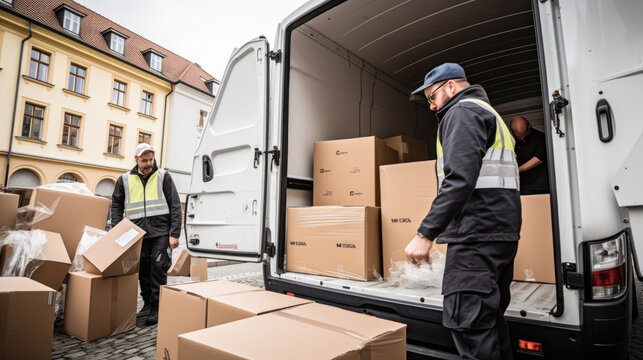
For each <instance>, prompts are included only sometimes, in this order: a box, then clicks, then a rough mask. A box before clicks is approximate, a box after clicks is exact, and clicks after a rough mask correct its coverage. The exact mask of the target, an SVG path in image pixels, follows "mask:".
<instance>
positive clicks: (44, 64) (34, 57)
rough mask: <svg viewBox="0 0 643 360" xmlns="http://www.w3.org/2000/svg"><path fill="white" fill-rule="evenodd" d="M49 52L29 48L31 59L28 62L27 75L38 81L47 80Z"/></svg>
mask: <svg viewBox="0 0 643 360" xmlns="http://www.w3.org/2000/svg"><path fill="white" fill-rule="evenodd" d="M50 56H51V54H47V53H46V52H43V51H40V50H38V49H35V48H33V49H31V61H30V62H29V76H31V77H32V78H34V79H38V80H40V81H47V74H48V73H49V58H50Z"/></svg>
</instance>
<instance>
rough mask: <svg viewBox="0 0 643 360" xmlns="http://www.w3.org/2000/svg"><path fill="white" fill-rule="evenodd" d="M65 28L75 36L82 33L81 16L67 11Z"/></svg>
mask: <svg viewBox="0 0 643 360" xmlns="http://www.w3.org/2000/svg"><path fill="white" fill-rule="evenodd" d="M63 28H65V29H67V30H69V31H71V32H73V33H74V34H78V33H80V16H78V15H76V14H74V13H73V12H71V11H69V10H65V15H64V18H63Z"/></svg>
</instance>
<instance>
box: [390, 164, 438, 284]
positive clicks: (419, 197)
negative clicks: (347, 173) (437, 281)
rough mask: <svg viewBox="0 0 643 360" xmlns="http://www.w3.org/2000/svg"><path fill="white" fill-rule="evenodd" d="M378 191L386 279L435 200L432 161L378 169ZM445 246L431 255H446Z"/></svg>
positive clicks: (435, 179) (436, 189) (401, 258)
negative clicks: (438, 253) (437, 252)
mask: <svg viewBox="0 0 643 360" xmlns="http://www.w3.org/2000/svg"><path fill="white" fill-rule="evenodd" d="M380 179H381V190H382V266H383V270H384V278H385V279H388V278H389V276H390V274H391V270H395V269H396V265H395V263H396V262H399V261H406V254H405V253H404V248H406V245H408V243H409V242H410V241H411V239H413V237H414V236H415V234H416V233H417V229H418V228H419V227H420V224H421V223H422V220H424V218H425V217H426V214H428V212H429V210H430V209H431V204H432V203H433V200H434V199H435V197H436V196H437V193H438V186H437V178H436V176H435V161H419V162H412V163H406V164H395V165H386V166H382V167H380ZM446 248H447V245H446V244H435V243H434V244H433V249H435V250H432V251H440V252H441V253H442V254H446Z"/></svg>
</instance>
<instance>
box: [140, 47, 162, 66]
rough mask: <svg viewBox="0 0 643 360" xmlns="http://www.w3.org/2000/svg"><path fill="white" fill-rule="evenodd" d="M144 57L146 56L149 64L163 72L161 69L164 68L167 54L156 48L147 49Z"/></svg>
mask: <svg viewBox="0 0 643 360" xmlns="http://www.w3.org/2000/svg"><path fill="white" fill-rule="evenodd" d="M143 57H144V58H145V61H146V62H147V65H149V66H150V67H151V68H152V69H154V70H156V71H158V72H161V69H162V68H163V58H164V57H165V55H163V54H161V53H160V52H158V51H156V50H154V49H147V50H145V51H143Z"/></svg>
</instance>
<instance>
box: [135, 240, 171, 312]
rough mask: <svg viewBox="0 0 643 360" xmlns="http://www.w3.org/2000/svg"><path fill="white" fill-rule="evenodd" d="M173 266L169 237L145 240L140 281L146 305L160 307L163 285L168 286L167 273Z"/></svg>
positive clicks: (139, 275) (142, 250) (142, 248)
mask: <svg viewBox="0 0 643 360" xmlns="http://www.w3.org/2000/svg"><path fill="white" fill-rule="evenodd" d="M171 265H172V250H170V238H169V236H159V237H153V238H143V246H142V247H141V267H140V269H139V274H138V280H139V282H140V284H141V297H142V298H143V301H145V303H146V304H149V305H150V306H152V307H158V304H159V291H160V288H161V285H165V284H167V271H168V269H169V268H170V266H171Z"/></svg>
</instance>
